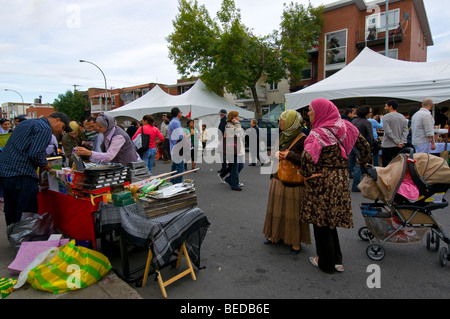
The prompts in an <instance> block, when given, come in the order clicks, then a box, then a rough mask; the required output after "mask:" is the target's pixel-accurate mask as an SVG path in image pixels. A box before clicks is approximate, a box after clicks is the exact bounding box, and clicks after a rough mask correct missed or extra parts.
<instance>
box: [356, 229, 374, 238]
mask: <svg viewBox="0 0 450 319" xmlns="http://www.w3.org/2000/svg"><path fill="white" fill-rule="evenodd" d="M358 235H359V238H361V239H362V240H364V241H370V240H372V239H373V234H372V233H371V232H370V230H369V228H367V227H361V228H360V229H359V230H358Z"/></svg>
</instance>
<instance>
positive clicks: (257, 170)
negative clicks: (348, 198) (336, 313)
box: [0, 161, 450, 303]
mask: <svg viewBox="0 0 450 319" xmlns="http://www.w3.org/2000/svg"><path fill="white" fill-rule="evenodd" d="M197 167H199V168H200V170H199V171H198V172H196V173H191V174H189V175H187V176H185V177H186V178H190V179H193V180H194V182H195V187H196V195H197V197H198V207H199V208H200V209H202V210H203V212H204V213H205V214H206V216H207V217H208V219H209V221H210V223H211V225H210V227H209V229H208V232H207V235H206V237H205V239H204V242H203V245H202V247H201V266H202V269H197V268H195V266H194V269H195V274H196V279H197V280H196V281H193V280H192V279H191V277H190V276H185V277H183V278H182V279H180V280H178V281H176V282H174V283H172V284H171V285H169V286H167V287H166V291H167V294H168V299H169V300H170V299H172V300H179V301H180V300H181V301H183V300H185V301H186V302H188V301H189V300H191V301H194V300H199V301H201V300H206V299H208V300H240V299H244V300H247V301H248V302H251V301H253V302H255V301H258V300H265V301H268V302H269V303H270V300H297V299H369V300H370V299H448V298H450V291H449V289H448V288H449V287H450V284H449V279H450V265H447V266H444V267H441V266H440V265H439V259H438V252H436V251H434V249H430V250H427V249H426V240H425V238H423V239H422V241H420V242H418V243H414V244H390V243H386V244H385V245H384V247H385V249H386V256H385V258H384V259H383V260H381V261H377V262H375V261H373V260H371V259H369V258H368V257H367V255H366V248H367V246H368V242H365V241H363V240H361V239H360V238H359V236H358V229H359V228H360V227H362V226H365V223H364V219H363V217H362V215H361V213H360V208H359V207H360V204H361V203H363V202H369V203H370V202H372V201H370V200H366V199H364V198H363V197H362V196H361V194H360V193H352V206H353V215H354V225H355V227H354V228H353V229H341V228H339V229H338V232H339V236H340V242H341V247H342V251H343V256H344V267H345V271H344V272H343V273H336V274H333V275H329V274H325V273H323V272H321V271H320V270H319V269H317V268H315V267H314V266H313V265H311V264H310V262H309V260H308V257H309V256H314V255H315V245H314V238H313V236H312V227H311V236H312V245H308V246H306V245H302V249H301V252H300V254H298V255H291V254H290V247H288V246H286V245H283V244H272V245H265V244H264V243H263V241H264V235H263V233H262V229H263V225H264V219H265V214H266V205H267V197H268V189H269V184H270V179H269V175H266V174H261V167H260V166H248V164H245V167H244V169H243V170H242V172H241V174H240V181H241V182H243V183H244V186H243V191H242V192H235V191H232V190H231V189H230V187H229V186H228V185H226V184H222V183H221V182H220V180H219V178H218V176H217V170H218V169H219V167H220V165H219V164H206V163H199V164H197ZM188 168H190V164H188ZM169 171H170V164H166V163H163V162H162V161H157V163H156V166H155V167H154V168H153V173H154V174H155V175H157V174H160V173H166V172H169ZM343 187H346V185H343ZM448 213H449V208H446V209H443V210H441V211H435V213H434V215H435V216H436V217H437V219H438V221H439V222H440V223H441V225H442V226H443V228H444V230H445V231H447V232H450V222H449V218H448ZM2 215H3V213H2ZM0 232H1V233H3V234H5V224H4V216H0ZM443 245H444V243H442V242H441V247H442V246H443ZM432 248H433V246H432ZM0 256H1V259H0V264H1V269H0V277H8V273H7V269H6V267H7V266H8V265H9V263H10V262H11V261H12V260H13V259H14V253H13V251H12V250H11V249H10V248H9V243H8V241H7V240H6V235H4V236H0ZM108 257H110V256H108ZM145 258H146V254H145V252H143V251H140V250H136V251H130V263H131V265H132V267H133V266H136V267H137V266H143V265H144V264H145ZM110 260H111V263H112V264H113V266H114V268H115V270H116V271H117V273H118V274H119V275H121V266H120V258H119V257H118V255H115V256H111V257H110ZM374 265H375V266H374ZM185 267H186V265H185V263H184V262H182V263H181V266H180V269H181V270H184V268H185ZM374 267H375V268H374ZM132 269H133V268H132ZM180 269H176V268H173V267H166V268H164V269H163V270H162V276H163V279H164V280H167V279H168V278H170V277H172V276H174V275H176V274H178V273H179V272H180ZM374 269H375V271H374ZM139 275H142V272H140V273H137V274H136V276H139ZM375 275H379V276H377V277H374V276H375ZM374 278H375V279H376V280H375V279H374ZM374 283H377V284H379V286H376V285H375V287H374ZM8 298H11V299H12V298H17V299H20V298H33V299H34V298H47V299H55V298H63V299H84V298H86V299H91V298H92V299H125V298H129V299H139V298H142V299H156V300H160V299H162V294H161V291H160V289H159V286H158V283H157V281H155V275H154V274H151V275H150V276H149V279H148V282H147V285H146V287H141V286H140V285H139V282H138V283H135V282H128V283H127V282H125V281H123V280H121V279H120V278H119V277H118V276H117V275H116V273H114V272H113V271H110V272H109V274H108V275H107V276H106V277H105V278H103V279H102V280H101V281H100V282H98V283H96V284H94V285H92V286H90V287H88V288H85V289H82V290H79V291H75V292H69V293H65V294H62V295H53V294H50V293H45V292H39V291H36V290H34V289H33V288H31V287H30V286H27V287H23V288H21V290H18V291H15V292H13V293H12V294H11V295H10V296H8Z"/></svg>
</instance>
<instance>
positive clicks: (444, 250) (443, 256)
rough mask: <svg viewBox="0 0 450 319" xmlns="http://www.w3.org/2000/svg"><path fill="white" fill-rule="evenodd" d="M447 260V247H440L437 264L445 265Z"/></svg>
mask: <svg viewBox="0 0 450 319" xmlns="http://www.w3.org/2000/svg"><path fill="white" fill-rule="evenodd" d="M447 260H448V250H447V247H442V248H441V251H440V252H439V264H440V265H441V266H442V267H444V266H445V265H447Z"/></svg>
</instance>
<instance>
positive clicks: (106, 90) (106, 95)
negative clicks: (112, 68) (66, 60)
mask: <svg viewBox="0 0 450 319" xmlns="http://www.w3.org/2000/svg"><path fill="white" fill-rule="evenodd" d="M80 62H86V63H90V64H92V65H93V66H95V67H96V68H97V69H99V70H100V72H102V75H103V79H105V111H108V86H107V85H106V76H105V73H103V71H102V69H100V68H99V66H98V65H96V64H94V63H92V62H89V61H86V60H80Z"/></svg>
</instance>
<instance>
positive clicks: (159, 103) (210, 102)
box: [107, 79, 254, 127]
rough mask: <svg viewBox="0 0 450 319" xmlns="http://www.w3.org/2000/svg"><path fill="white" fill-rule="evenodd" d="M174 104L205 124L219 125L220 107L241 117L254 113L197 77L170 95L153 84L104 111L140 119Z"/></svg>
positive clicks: (117, 115)
mask: <svg viewBox="0 0 450 319" xmlns="http://www.w3.org/2000/svg"><path fill="white" fill-rule="evenodd" d="M173 107H178V108H179V109H180V110H181V111H182V112H183V116H187V115H188V114H189V113H191V116H190V118H191V119H199V120H202V122H203V123H204V124H206V125H207V127H218V126H219V112H220V110H221V109H225V110H227V112H230V111H238V112H239V116H240V117H243V118H253V117H254V113H253V112H250V111H246V110H244V109H242V108H240V107H238V106H235V105H234V104H232V103H230V102H228V101H227V100H226V99H224V98H222V97H220V96H218V95H217V94H215V93H214V92H211V91H210V90H208V89H207V88H206V85H205V84H204V83H203V82H202V81H201V80H200V79H199V80H198V81H197V82H196V83H195V84H194V86H193V87H192V88H190V89H189V90H188V91H186V92H185V93H183V94H181V95H170V94H168V93H166V92H164V91H163V90H162V89H161V88H160V87H159V86H155V87H154V88H153V89H152V90H150V91H149V92H148V93H147V94H144V95H143V96H142V97H140V98H139V99H137V100H135V101H133V102H131V103H129V104H127V105H124V106H122V107H120V108H117V109H115V110H112V111H109V112H107V114H109V115H111V116H114V117H116V118H117V117H132V118H134V119H136V120H141V119H142V117H143V116H144V115H152V114H157V113H163V112H164V113H170V110H171V109H172V108H173Z"/></svg>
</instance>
